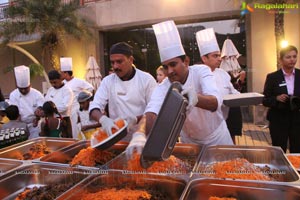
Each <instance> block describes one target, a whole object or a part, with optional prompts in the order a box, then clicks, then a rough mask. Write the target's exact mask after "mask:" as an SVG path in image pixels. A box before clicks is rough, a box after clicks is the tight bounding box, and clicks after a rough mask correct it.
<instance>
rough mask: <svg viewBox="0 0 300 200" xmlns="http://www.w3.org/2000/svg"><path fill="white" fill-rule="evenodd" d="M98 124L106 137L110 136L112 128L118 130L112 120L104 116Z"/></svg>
mask: <svg viewBox="0 0 300 200" xmlns="http://www.w3.org/2000/svg"><path fill="white" fill-rule="evenodd" d="M99 122H100V124H101V126H102V129H103V130H104V131H105V132H106V133H107V135H108V136H111V135H112V132H111V129H112V128H115V129H117V130H119V127H118V126H117V125H116V124H115V123H114V120H112V119H111V118H109V117H107V116H106V115H103V116H102V117H101V118H100V119H99Z"/></svg>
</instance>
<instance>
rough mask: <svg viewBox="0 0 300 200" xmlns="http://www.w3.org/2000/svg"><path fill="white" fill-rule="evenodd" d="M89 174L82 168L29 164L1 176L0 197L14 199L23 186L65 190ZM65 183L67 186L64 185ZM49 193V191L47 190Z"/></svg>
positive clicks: (22, 189) (6, 199)
mask: <svg viewBox="0 0 300 200" xmlns="http://www.w3.org/2000/svg"><path fill="white" fill-rule="evenodd" d="M88 175H89V174H85V173H84V171H83V170H80V169H76V168H70V167H63V166H56V165H46V164H30V165H27V166H24V167H20V168H18V169H16V170H13V171H11V172H9V173H6V174H5V175H3V176H2V177H1V179H0V180H1V181H0V188H1V189H0V190H1V192H0V199H4V200H8V199H15V198H16V197H17V195H18V194H20V193H22V192H23V191H24V189H25V188H33V187H35V186H36V187H41V186H61V187H66V190H67V189H69V188H71V187H72V186H74V185H75V184H77V183H79V182H80V181H82V180H83V179H84V178H86V177H87V176H88ZM66 185H67V186H66ZM47 193H48V194H49V193H50V191H49V190H48V191H47Z"/></svg>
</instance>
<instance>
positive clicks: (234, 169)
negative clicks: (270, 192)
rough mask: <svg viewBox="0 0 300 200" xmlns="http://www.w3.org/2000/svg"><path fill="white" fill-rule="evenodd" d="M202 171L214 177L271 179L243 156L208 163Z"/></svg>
mask: <svg viewBox="0 0 300 200" xmlns="http://www.w3.org/2000/svg"><path fill="white" fill-rule="evenodd" d="M203 172H204V173H202V174H203V175H205V176H209V177H214V178H232V179H246V180H263V181H271V178H270V177H269V176H268V175H265V174H264V173H263V171H262V170H260V169H259V168H258V167H256V166H255V165H254V164H252V163H250V162H249V161H248V160H246V159H244V158H237V159H233V160H228V161H223V162H216V163H212V164H208V165H207V166H206V167H205V168H204V169H203ZM206 172H209V173H206ZM211 172H213V173H211Z"/></svg>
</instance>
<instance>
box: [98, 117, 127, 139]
mask: <svg viewBox="0 0 300 200" xmlns="http://www.w3.org/2000/svg"><path fill="white" fill-rule="evenodd" d="M115 124H116V125H117V127H118V128H119V129H120V128H122V127H124V126H125V122H124V120H123V119H119V120H117V121H115ZM111 132H112V133H113V134H114V133H116V132H117V129H115V128H112V129H111ZM94 137H95V138H96V139H97V140H98V142H101V141H103V140H105V139H106V138H108V136H107V133H106V132H105V131H104V130H103V129H102V128H99V131H98V133H96V134H94Z"/></svg>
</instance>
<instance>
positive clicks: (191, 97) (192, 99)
mask: <svg viewBox="0 0 300 200" xmlns="http://www.w3.org/2000/svg"><path fill="white" fill-rule="evenodd" d="M181 94H182V95H183V96H186V97H187V98H188V101H189V104H188V106H187V110H188V111H189V110H191V108H192V107H194V106H195V105H196V104H197V103H198V95H197V93H196V91H195V90H194V89H193V88H191V87H188V88H186V89H184V90H182V92H181Z"/></svg>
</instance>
